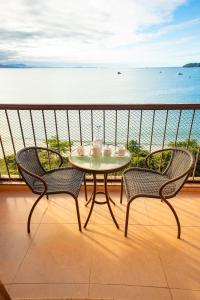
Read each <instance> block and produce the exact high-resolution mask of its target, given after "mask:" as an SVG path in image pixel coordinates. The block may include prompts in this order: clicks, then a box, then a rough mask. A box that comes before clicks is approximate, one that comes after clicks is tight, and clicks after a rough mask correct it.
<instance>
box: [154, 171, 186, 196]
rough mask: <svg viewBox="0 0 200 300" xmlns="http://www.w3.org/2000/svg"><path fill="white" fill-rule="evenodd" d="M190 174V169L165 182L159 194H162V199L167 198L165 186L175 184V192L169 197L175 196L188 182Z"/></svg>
mask: <svg viewBox="0 0 200 300" xmlns="http://www.w3.org/2000/svg"><path fill="white" fill-rule="evenodd" d="M188 176H189V171H187V172H185V173H183V174H181V175H180V176H178V177H175V178H173V179H169V180H168V181H167V182H165V183H164V184H163V185H162V186H161V188H160V190H159V195H160V197H161V199H165V195H164V191H165V188H167V187H168V186H169V185H170V184H175V190H174V191H173V193H171V194H169V195H168V196H169V198H171V197H174V196H175V195H176V194H177V193H178V192H179V191H180V189H181V188H182V186H183V185H184V183H185V182H186V180H187V178H188Z"/></svg>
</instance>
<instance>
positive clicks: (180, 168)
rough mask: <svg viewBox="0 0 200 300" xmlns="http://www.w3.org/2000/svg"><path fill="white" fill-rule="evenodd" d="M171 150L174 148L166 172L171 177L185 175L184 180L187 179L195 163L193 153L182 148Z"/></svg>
mask: <svg viewBox="0 0 200 300" xmlns="http://www.w3.org/2000/svg"><path fill="white" fill-rule="evenodd" d="M166 150H167V149H166ZM169 150H172V156H171V160H170V162H169V165H168V167H167V169H166V170H165V172H164V174H165V175H166V176H167V177H168V178H170V179H174V178H176V177H179V176H183V177H182V180H183V181H185V180H186V179H187V177H188V175H189V173H190V171H191V169H192V167H193V164H194V157H193V155H192V154H191V153H190V152H189V151H187V150H185V149H182V148H171V149H169Z"/></svg>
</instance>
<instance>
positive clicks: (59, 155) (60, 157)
mask: <svg viewBox="0 0 200 300" xmlns="http://www.w3.org/2000/svg"><path fill="white" fill-rule="evenodd" d="M36 149H37V150H43V151H46V152H51V153H53V154H56V155H57V156H58V157H59V159H60V163H59V166H57V167H58V168H60V167H61V166H62V164H63V158H62V155H61V154H60V153H59V152H57V151H55V150H52V149H49V148H44V147H36ZM38 159H39V158H38ZM39 162H40V161H39ZM40 165H41V167H42V168H43V169H44V167H43V166H42V164H41V162H40ZM44 171H45V170H44ZM45 172H46V171H45Z"/></svg>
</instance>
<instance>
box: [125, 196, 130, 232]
mask: <svg viewBox="0 0 200 300" xmlns="http://www.w3.org/2000/svg"><path fill="white" fill-rule="evenodd" d="M130 204H131V202H128V204H127V208H126V223H125V233H124V236H125V237H127V233H128V220H129V209H130Z"/></svg>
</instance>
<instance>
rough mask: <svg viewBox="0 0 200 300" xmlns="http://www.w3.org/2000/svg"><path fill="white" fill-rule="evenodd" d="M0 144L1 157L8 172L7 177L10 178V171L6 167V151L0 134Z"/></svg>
mask: <svg viewBox="0 0 200 300" xmlns="http://www.w3.org/2000/svg"><path fill="white" fill-rule="evenodd" d="M0 144H1V149H2V152H3V158H4V161H5V164H6V170H7V173H8V177H9V179H11V176H10V171H9V168H8V162H7V158H6V153H5V149H4V146H3V142H2V138H1V136H0ZM0 175H1V174H0Z"/></svg>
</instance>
